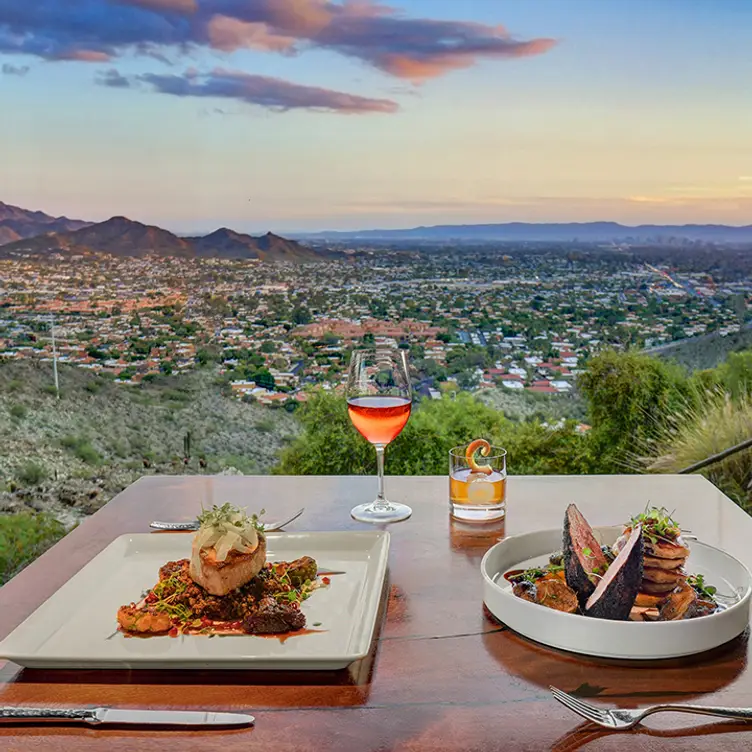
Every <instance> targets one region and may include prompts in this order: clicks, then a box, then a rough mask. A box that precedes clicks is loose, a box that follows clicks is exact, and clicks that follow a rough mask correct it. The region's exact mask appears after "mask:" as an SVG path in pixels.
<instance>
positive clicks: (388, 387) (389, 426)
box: [347, 347, 413, 522]
mask: <svg viewBox="0 0 752 752" xmlns="http://www.w3.org/2000/svg"><path fill="white" fill-rule="evenodd" d="M411 407H412V392H411V389H410V376H409V374H408V369H407V353H406V352H405V350H401V349H398V348H391V347H384V348H377V349H369V350H355V351H354V352H353V354H352V358H351V360H350V372H349V375H348V379H347V412H348V413H349V415H350V420H351V421H352V422H353V425H354V426H355V428H357V429H358V431H359V432H360V433H361V435H362V436H363V437H364V438H365V439H366V440H367V441H370V442H371V444H373V445H374V446H375V447H376V462H377V466H378V475H379V493H378V496H377V497H376V499H375V500H374V501H372V502H370V503H369V504H359V505H358V506H357V507H355V508H354V509H353V510H352V511H351V512H350V514H351V515H352V517H353V518H354V519H356V520H359V521H360V522H399V521H400V520H406V519H407V518H408V517H409V516H410V515H411V514H412V513H413V510H412V509H410V507H409V506H407V504H400V503H399V502H394V501H388V500H387V499H386V497H385V496H384V448H385V447H386V445H387V444H389V443H390V442H391V441H392V440H394V439H395V438H396V437H397V436H398V435H399V433H400V431H402V429H403V428H404V427H405V424H406V423H407V419H408V418H409V417H410V409H411Z"/></svg>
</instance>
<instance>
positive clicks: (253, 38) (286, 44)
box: [208, 15, 295, 52]
mask: <svg viewBox="0 0 752 752" xmlns="http://www.w3.org/2000/svg"><path fill="white" fill-rule="evenodd" d="M208 33H209V42H210V43H211V45H212V47H215V48H216V49H219V50H223V51H224V52H232V51H234V50H237V49H240V48H243V47H245V48H252V49H258V50H269V51H271V52H285V51H287V50H290V49H291V48H293V47H294V46H295V39H293V38H292V37H288V36H282V35H280V34H274V33H273V32H272V31H270V29H269V26H268V25H267V24H265V23H259V22H252V21H240V20H238V19H237V18H232V17H230V16H219V15H218V16H214V17H213V18H212V19H211V20H210V21H209V25H208Z"/></svg>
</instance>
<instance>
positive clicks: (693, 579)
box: [687, 574, 718, 601]
mask: <svg viewBox="0 0 752 752" xmlns="http://www.w3.org/2000/svg"><path fill="white" fill-rule="evenodd" d="M687 584H688V585H690V586H691V587H692V588H694V590H695V592H696V593H697V594H698V595H699V596H702V597H703V598H707V599H708V600H711V601H715V594H716V593H717V592H718V589H717V588H716V587H714V586H713V585H706V584H705V578H704V577H703V576H702V575H701V574H692V575H690V576H689V577H688V578H687Z"/></svg>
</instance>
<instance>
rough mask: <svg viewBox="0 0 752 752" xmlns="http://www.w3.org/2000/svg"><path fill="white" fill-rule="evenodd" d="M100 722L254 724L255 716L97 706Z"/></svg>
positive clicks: (180, 724) (162, 724) (157, 724)
mask: <svg viewBox="0 0 752 752" xmlns="http://www.w3.org/2000/svg"><path fill="white" fill-rule="evenodd" d="M96 718H97V720H96V721H95V722H96V723H98V724H100V723H101V724H106V723H110V724H115V723H117V724H128V725H143V726H252V725H253V724H254V722H255V718H254V717H253V716H252V715H246V714H245V713H213V712H208V711H202V710H198V711H197V710H135V709H134V710H122V709H120V708H97V710H96Z"/></svg>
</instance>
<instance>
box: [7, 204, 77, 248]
mask: <svg viewBox="0 0 752 752" xmlns="http://www.w3.org/2000/svg"><path fill="white" fill-rule="evenodd" d="M88 224H89V223H88V222H83V221H81V220H79V219H68V217H51V216H50V215H49V214H45V213H44V212H41V211H29V210H27V209H21V208H20V207H18V206H11V205H10V204H5V203H3V202H2V201H0V245H4V244H5V243H12V242H14V241H17V240H21V239H24V238H33V237H35V236H36V235H42V234H44V233H48V232H69V231H72V230H80V229H81V228H82V227H86V226H87V225H88Z"/></svg>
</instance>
